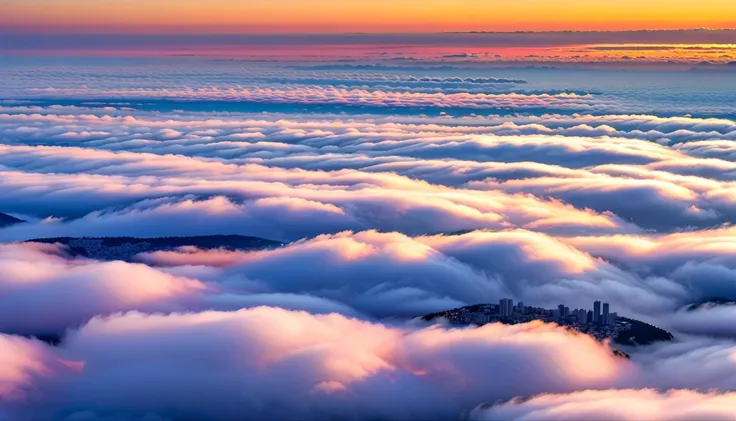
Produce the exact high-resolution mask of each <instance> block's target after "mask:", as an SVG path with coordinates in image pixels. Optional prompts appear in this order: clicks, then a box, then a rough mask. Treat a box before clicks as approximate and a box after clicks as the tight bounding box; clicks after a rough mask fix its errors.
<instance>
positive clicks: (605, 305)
mask: <svg viewBox="0 0 736 421" xmlns="http://www.w3.org/2000/svg"><path fill="white" fill-rule="evenodd" d="M601 324H602V325H607V324H608V303H603V317H602V319H601Z"/></svg>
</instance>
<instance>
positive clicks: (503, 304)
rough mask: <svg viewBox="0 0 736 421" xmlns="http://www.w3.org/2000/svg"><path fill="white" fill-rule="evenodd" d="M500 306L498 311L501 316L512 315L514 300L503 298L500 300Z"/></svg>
mask: <svg viewBox="0 0 736 421" xmlns="http://www.w3.org/2000/svg"><path fill="white" fill-rule="evenodd" d="M498 307H499V311H498V313H499V314H500V315H501V317H511V313H512V312H513V307H514V300H512V299H510V298H502V299H501V301H500V302H499V306H498Z"/></svg>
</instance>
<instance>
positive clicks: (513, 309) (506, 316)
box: [444, 298, 630, 340]
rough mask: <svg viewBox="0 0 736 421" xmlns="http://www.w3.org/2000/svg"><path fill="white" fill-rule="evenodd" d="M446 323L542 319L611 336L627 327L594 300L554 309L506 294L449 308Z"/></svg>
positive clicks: (516, 321) (518, 321) (603, 304)
mask: <svg viewBox="0 0 736 421" xmlns="http://www.w3.org/2000/svg"><path fill="white" fill-rule="evenodd" d="M444 316H445V317H446V318H447V319H448V321H449V322H450V323H454V324H477V325H483V324H486V323H494V322H502V323H507V324H516V323H527V322H531V321H533V320H542V321H545V322H549V323H557V324H560V325H564V326H569V327H572V328H574V329H576V330H579V331H581V332H584V333H588V334H591V335H593V336H595V337H596V338H598V339H601V340H602V339H605V338H607V337H615V336H616V335H618V332H620V331H621V330H625V329H628V328H629V327H630V326H629V324H628V323H626V322H623V321H621V320H619V318H618V314H617V313H615V312H614V313H612V312H611V311H610V306H609V304H608V303H601V302H600V301H595V302H594V303H593V308H592V309H590V310H586V309H582V308H580V309H574V310H571V309H570V308H569V307H567V306H565V305H564V304H560V305H559V306H557V308H556V309H545V308H541V307H531V306H525V305H524V303H523V302H519V303H517V304H516V305H514V301H513V300H512V299H510V298H503V299H501V300H500V302H499V303H498V304H481V305H476V306H471V307H463V308H460V309H455V310H450V311H448V312H446V313H445V314H444Z"/></svg>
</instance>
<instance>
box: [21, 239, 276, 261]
mask: <svg viewBox="0 0 736 421" xmlns="http://www.w3.org/2000/svg"><path fill="white" fill-rule="evenodd" d="M26 242H27V243H44V244H62V245H65V246H67V247H68V248H69V250H71V251H72V252H73V253H74V254H75V255H77V256H82V257H88V258H91V259H97V260H123V261H132V260H133V258H134V257H135V256H136V255H138V254H140V253H152V252H156V251H167V250H175V249H177V248H179V247H186V246H189V247H197V248H199V249H203V250H211V249H227V250H240V251H255V250H264V249H272V248H278V247H282V246H283V245H284V243H282V242H280V241H273V240H267V239H265V238H259V237H248V236H243V235H205V236H193V237H155V238H136V237H79V238H77V237H57V238H36V239H33V240H28V241H26Z"/></svg>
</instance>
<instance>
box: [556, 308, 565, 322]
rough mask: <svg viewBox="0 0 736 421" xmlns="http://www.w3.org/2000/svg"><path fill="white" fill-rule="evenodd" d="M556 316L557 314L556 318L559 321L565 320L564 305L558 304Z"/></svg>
mask: <svg viewBox="0 0 736 421" xmlns="http://www.w3.org/2000/svg"><path fill="white" fill-rule="evenodd" d="M557 314H558V316H557V318H559V319H564V318H565V305H564V304H560V305H558V306H557Z"/></svg>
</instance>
